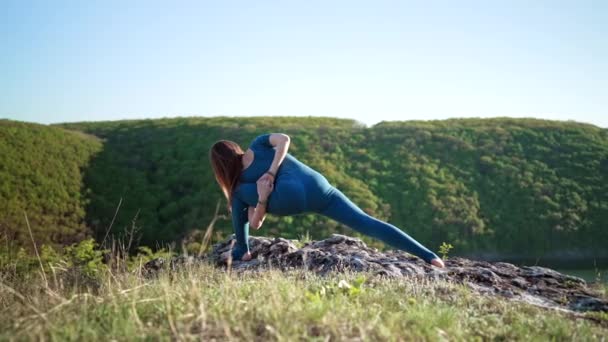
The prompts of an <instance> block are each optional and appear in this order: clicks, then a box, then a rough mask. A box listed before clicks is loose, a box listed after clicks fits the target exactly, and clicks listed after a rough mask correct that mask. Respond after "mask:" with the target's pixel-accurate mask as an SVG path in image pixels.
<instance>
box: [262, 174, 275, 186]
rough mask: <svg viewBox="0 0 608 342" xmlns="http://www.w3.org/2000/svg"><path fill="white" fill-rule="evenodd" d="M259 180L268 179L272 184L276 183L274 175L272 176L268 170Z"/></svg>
mask: <svg viewBox="0 0 608 342" xmlns="http://www.w3.org/2000/svg"><path fill="white" fill-rule="evenodd" d="M259 181H268V182H270V184H274V176H272V175H271V174H270V173H268V172H266V173H265V174H263V175H262V177H260V179H258V182H259Z"/></svg>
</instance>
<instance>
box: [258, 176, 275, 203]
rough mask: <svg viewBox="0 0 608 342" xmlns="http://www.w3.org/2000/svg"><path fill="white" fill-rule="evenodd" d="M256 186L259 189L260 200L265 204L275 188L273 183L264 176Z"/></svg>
mask: <svg viewBox="0 0 608 342" xmlns="http://www.w3.org/2000/svg"><path fill="white" fill-rule="evenodd" d="M256 184H257V187H258V199H259V200H260V201H264V202H265V201H267V200H268V197H269V196H270V193H271V192H272V190H273V188H274V185H273V182H271V181H270V180H269V179H268V177H263V176H262V177H260V179H258V181H257V182H256Z"/></svg>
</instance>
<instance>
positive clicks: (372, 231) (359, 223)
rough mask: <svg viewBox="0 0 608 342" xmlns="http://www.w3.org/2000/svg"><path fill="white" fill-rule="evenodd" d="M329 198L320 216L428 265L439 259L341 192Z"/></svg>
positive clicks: (338, 191) (336, 191)
mask: <svg viewBox="0 0 608 342" xmlns="http://www.w3.org/2000/svg"><path fill="white" fill-rule="evenodd" d="M329 196H330V200H329V204H328V205H327V207H326V208H324V209H322V210H321V211H319V213H320V214H322V215H324V216H327V217H330V218H332V219H334V220H336V221H338V222H340V223H343V224H345V225H347V226H349V227H351V228H352V229H354V230H356V231H358V232H360V233H363V234H365V235H368V236H371V237H374V238H376V239H378V240H381V241H383V242H384V243H386V244H388V245H391V246H393V247H396V248H399V249H401V250H404V251H406V252H408V253H411V254H413V255H415V256H417V257H419V258H421V259H422V260H424V261H426V262H428V263H430V262H431V260H432V259H435V258H438V256H437V255H436V254H435V253H433V252H431V251H430V250H428V249H427V248H426V247H424V246H423V245H421V244H420V243H419V242H418V241H416V240H414V239H413V238H412V237H411V236H409V235H407V234H406V233H405V232H403V231H402V230H400V229H399V228H397V227H395V226H393V225H392V224H390V223H386V222H384V221H380V220H378V219H377V218H374V217H372V216H370V215H368V214H367V213H365V212H364V211H363V210H361V209H360V208H359V207H357V206H356V205H355V204H354V203H353V202H351V201H350V200H349V199H348V197H346V196H345V195H344V194H343V193H342V192H341V191H340V190H338V189H336V188H334V191H332V192H331V193H330V194H329Z"/></svg>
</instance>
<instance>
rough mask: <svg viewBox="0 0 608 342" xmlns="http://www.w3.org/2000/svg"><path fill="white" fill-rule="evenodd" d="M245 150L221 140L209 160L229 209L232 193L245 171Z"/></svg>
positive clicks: (216, 144)
mask: <svg viewBox="0 0 608 342" xmlns="http://www.w3.org/2000/svg"><path fill="white" fill-rule="evenodd" d="M243 154H244V152H243V150H242V149H241V147H240V146H239V145H238V144H237V143H235V142H233V141H230V140H220V141H218V142H216V143H215V144H213V146H211V150H210V151H209V159H210V161H211V166H212V167H213V173H214V174H215V180H217V183H218V184H219V185H220V188H221V189H222V192H224V195H225V196H226V199H227V200H228V207H229V208H230V205H231V204H232V191H233V190H234V187H235V186H236V183H237V181H238V179H239V176H240V175H241V170H242V169H243V162H242V160H243Z"/></svg>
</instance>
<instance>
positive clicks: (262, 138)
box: [249, 133, 272, 150]
mask: <svg viewBox="0 0 608 342" xmlns="http://www.w3.org/2000/svg"><path fill="white" fill-rule="evenodd" d="M270 135H271V133H265V134H261V135H258V136H257V137H255V138H254V139H253V140H252V141H251V144H249V148H250V149H252V150H255V149H260V148H272V144H270Z"/></svg>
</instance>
